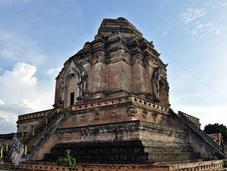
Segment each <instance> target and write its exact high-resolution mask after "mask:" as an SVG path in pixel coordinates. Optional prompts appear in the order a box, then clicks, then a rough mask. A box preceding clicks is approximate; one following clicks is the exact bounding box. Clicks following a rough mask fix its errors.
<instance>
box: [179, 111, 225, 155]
mask: <svg viewBox="0 0 227 171" xmlns="http://www.w3.org/2000/svg"><path fill="white" fill-rule="evenodd" d="M178 116H179V118H180V120H181V121H182V122H183V123H184V124H185V125H186V126H187V127H189V128H190V129H191V130H192V131H193V132H195V133H196V134H197V135H198V136H199V137H201V138H202V139H203V140H204V142H205V143H206V144H207V145H208V146H210V147H211V148H212V149H213V150H214V151H215V154H214V155H215V157H216V158H217V159H223V158H224V156H225V154H224V149H223V147H221V146H219V145H218V144H217V143H215V142H214V141H213V140H212V138H210V137H209V136H208V135H207V134H206V133H205V132H203V131H202V130H201V129H200V128H199V127H198V126H196V125H195V124H194V123H193V122H192V121H190V120H189V119H188V118H187V117H186V116H184V115H183V114H181V113H178Z"/></svg>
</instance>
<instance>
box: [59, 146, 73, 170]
mask: <svg viewBox="0 0 227 171" xmlns="http://www.w3.org/2000/svg"><path fill="white" fill-rule="evenodd" d="M57 163H58V164H59V165H61V166H65V167H70V168H74V167H75V166H76V159H75V158H74V157H73V156H71V155H70V150H65V154H64V155H63V156H61V157H59V159H58V161H57Z"/></svg>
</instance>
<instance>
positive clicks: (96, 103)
mask: <svg viewBox="0 0 227 171" xmlns="http://www.w3.org/2000/svg"><path fill="white" fill-rule="evenodd" d="M127 102H129V103H132V104H134V105H137V106H142V107H145V108H148V109H151V110H156V111H158V112H162V113H163V112H164V113H166V112H167V111H168V109H167V108H164V107H162V106H159V105H157V104H154V103H151V102H149V101H147V100H145V99H142V98H139V97H135V96H132V97H119V98H114V99H105V100H97V101H94V102H88V103H83V104H77V105H75V106H73V107H72V111H81V110H87V109H92V108H97V107H104V106H110V105H117V104H123V103H127Z"/></svg>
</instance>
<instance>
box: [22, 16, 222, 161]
mask: <svg viewBox="0 0 227 171" xmlns="http://www.w3.org/2000/svg"><path fill="white" fill-rule="evenodd" d="M78 36H79V35H78ZM18 135H20V139H21V142H22V143H23V144H24V145H25V146H26V147H27V151H28V152H27V154H26V155H27V158H28V159H29V160H44V161H56V160H57V159H58V157H59V156H60V155H62V154H63V153H64V151H65V150H66V149H70V150H71V153H72V154H73V155H74V156H75V157H76V159H77V162H78V163H138V164H146V163H154V162H163V161H179V160H194V159H217V158H223V156H224V153H223V149H222V147H221V146H219V145H218V144H216V143H215V142H214V141H213V140H212V139H211V138H210V137H208V136H207V135H206V134H205V133H204V132H202V131H201V130H200V122H199V119H198V118H195V117H193V116H191V115H188V114H186V113H183V112H179V113H174V112H173V110H171V108H170V102H169V84H168V80H167V65H166V64H164V63H163V62H162V60H161V59H160V54H159V53H158V52H157V51H156V50H155V48H154V45H153V43H152V42H150V41H148V40H146V39H145V38H144V37H143V35H142V33H141V32H140V31H138V30H137V29H136V28H135V26H133V25H132V24H131V23H130V22H129V21H128V20H127V19H125V18H117V19H104V20H103V22H102V23H101V26H100V28H99V30H98V33H97V35H96V36H95V38H94V40H92V41H91V42H87V43H85V45H84V47H83V48H82V49H81V50H80V51H79V52H77V53H76V54H75V55H73V56H72V57H70V58H69V59H68V60H67V61H66V62H65V64H64V67H63V68H62V70H61V72H60V73H59V75H58V76H57V78H56V91H55V104H54V109H50V110H47V111H41V112H36V113H31V114H26V115H21V116H19V117H18Z"/></svg>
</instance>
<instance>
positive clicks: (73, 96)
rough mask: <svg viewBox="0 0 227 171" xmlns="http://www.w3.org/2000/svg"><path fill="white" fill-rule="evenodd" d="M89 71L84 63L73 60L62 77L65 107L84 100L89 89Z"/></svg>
mask: <svg viewBox="0 0 227 171" xmlns="http://www.w3.org/2000/svg"><path fill="white" fill-rule="evenodd" d="M86 79H87V73H86V71H85V69H84V68H83V66H82V65H79V64H77V63H74V62H73V61H71V63H70V65H69V66H68V69H67V70H66V71H65V74H64V76H63V79H62V101H63V102H64V107H65V108H68V107H70V106H72V105H75V104H76V102H77V100H82V99H83V98H84V96H85V92H86V89H87V84H86Z"/></svg>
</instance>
